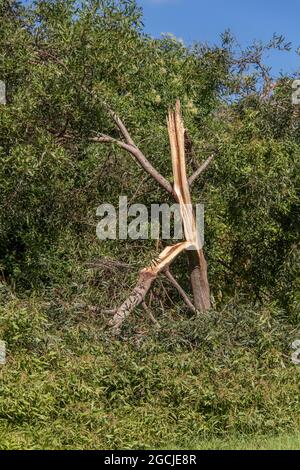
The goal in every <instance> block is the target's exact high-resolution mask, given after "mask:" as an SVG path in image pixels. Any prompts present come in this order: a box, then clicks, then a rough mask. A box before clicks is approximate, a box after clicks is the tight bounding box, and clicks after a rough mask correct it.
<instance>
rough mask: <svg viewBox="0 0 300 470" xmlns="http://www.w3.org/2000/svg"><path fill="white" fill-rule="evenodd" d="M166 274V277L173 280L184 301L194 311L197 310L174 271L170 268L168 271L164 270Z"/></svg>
mask: <svg viewBox="0 0 300 470" xmlns="http://www.w3.org/2000/svg"><path fill="white" fill-rule="evenodd" d="M164 274H165V275H166V277H167V278H168V279H169V281H170V282H171V284H172V285H173V286H174V287H175V289H177V291H178V292H179V294H180V295H181V297H182V298H183V301H184V303H185V304H186V305H187V307H188V308H189V309H190V310H191V311H192V312H194V313H195V312H196V309H195V307H194V305H193V304H192V302H191V301H190V299H189V297H188V295H187V293H186V292H185V291H184V289H183V288H182V287H181V286H180V284H178V282H177V281H176V279H175V278H174V277H173V275H172V273H171V272H170V270H169V269H166V271H165V272H164Z"/></svg>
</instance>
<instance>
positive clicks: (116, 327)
mask: <svg viewBox="0 0 300 470" xmlns="http://www.w3.org/2000/svg"><path fill="white" fill-rule="evenodd" d="M189 247H190V243H189V242H182V243H178V244H177V245H174V246H169V247H167V248H165V249H164V251H163V252H162V253H161V254H160V256H159V257H158V259H157V260H153V263H152V265H151V266H150V267H148V268H145V269H143V270H142V271H141V272H140V275H139V278H138V282H137V285H136V286H135V288H134V289H133V291H132V293H131V294H130V296H129V297H128V298H127V299H126V300H125V302H124V303H123V304H122V305H121V307H119V308H118V310H117V312H116V314H115V315H114V317H113V318H112V320H111V321H110V322H109V324H110V326H112V327H113V331H114V333H115V334H119V333H120V328H121V326H122V324H123V322H124V321H125V320H126V318H127V317H128V316H129V315H130V314H131V312H132V311H133V310H134V309H135V308H136V307H137V306H138V305H140V304H141V303H142V302H143V301H144V299H145V297H146V295H147V293H148V291H149V289H150V287H151V286H152V283H153V282H154V280H155V279H156V278H157V276H158V275H159V274H160V273H161V272H162V271H163V270H164V269H166V268H167V267H168V266H169V265H170V264H171V263H172V262H173V261H174V260H175V258H176V257H177V256H178V255H179V254H180V253H182V252H183V251H184V250H186V249H188V248H189Z"/></svg>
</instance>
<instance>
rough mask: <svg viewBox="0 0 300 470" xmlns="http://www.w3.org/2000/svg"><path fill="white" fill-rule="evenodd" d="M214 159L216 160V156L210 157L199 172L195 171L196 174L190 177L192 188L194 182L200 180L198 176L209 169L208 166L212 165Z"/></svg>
mask: <svg viewBox="0 0 300 470" xmlns="http://www.w3.org/2000/svg"><path fill="white" fill-rule="evenodd" d="M213 159H214V155H211V156H210V157H208V159H207V160H206V161H205V162H204V163H203V164H202V165H201V166H200V167H199V168H198V170H197V171H195V173H194V174H193V175H192V176H190V178H189V185H190V186H192V185H193V184H194V182H195V181H196V179H197V178H198V176H200V175H201V174H202V173H203V172H204V171H205V170H206V168H208V166H209V165H210V164H211V162H212V161H213Z"/></svg>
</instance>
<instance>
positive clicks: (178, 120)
mask: <svg viewBox="0 0 300 470" xmlns="http://www.w3.org/2000/svg"><path fill="white" fill-rule="evenodd" d="M109 112H110V114H111V116H112V118H113V119H114V121H115V123H116V125H117V126H118V128H119V131H120V133H121V134H122V137H123V139H124V140H117V139H114V138H112V137H110V136H107V135H104V134H100V135H98V136H96V137H93V138H91V139H90V140H91V141H93V142H99V143H101V142H102V143H115V144H117V145H119V146H120V147H121V148H123V149H124V150H126V151H128V152H129V153H130V154H131V155H132V156H133V157H134V158H135V160H136V161H137V162H138V163H139V165H140V166H141V167H142V168H143V169H144V170H145V171H146V172H147V173H148V174H149V175H151V177H152V178H153V179H154V180H155V181H156V182H157V183H158V184H159V185H160V186H161V187H162V188H163V189H164V190H165V191H167V192H168V193H169V194H170V195H171V196H172V197H173V199H174V200H175V202H177V203H179V205H180V214H181V219H182V223H183V228H184V234H185V239H186V241H184V242H182V243H178V244H176V245H174V246H170V247H167V248H165V249H164V251H163V252H162V253H161V254H160V255H159V257H158V258H157V259H156V260H154V261H153V263H152V264H151V266H149V267H147V268H145V269H143V270H142V271H141V272H140V275H139V279H138V283H137V285H136V287H135V288H134V289H133V291H132V293H131V295H130V296H129V297H128V298H127V299H126V300H125V302H124V303H123V304H122V305H121V306H120V307H119V308H118V309H117V310H116V311H115V314H114V316H113V318H112V320H111V322H110V324H111V326H112V327H113V328H114V330H115V331H116V332H119V331H120V328H121V326H122V323H123V322H124V320H125V319H126V318H127V317H128V315H130V313H131V312H132V311H133V310H134V308H135V307H137V306H138V305H140V304H143V302H144V300H145V297H146V295H147V293H148V291H149V290H150V288H151V286H152V283H153V281H154V280H155V279H156V278H157V276H158V275H159V274H160V273H165V274H166V275H167V277H168V279H169V280H170V281H171V283H172V284H173V286H174V287H175V288H176V289H177V290H178V292H179V293H180V295H181V296H182V297H183V300H184V301H185V303H186V304H187V305H188V307H189V308H190V309H191V310H193V311H205V310H208V309H209V308H210V291H209V283H208V277H207V263H206V260H205V256H204V253H203V249H202V246H201V243H200V240H199V234H198V232H197V230H196V221H195V216H194V211H193V206H192V200H191V194H190V188H191V186H192V184H193V183H194V182H195V180H196V178H197V177H198V176H199V175H201V174H202V173H203V171H205V169H206V168H207V167H208V165H209V164H210V163H211V161H212V158H213V157H209V158H208V159H207V160H206V162H204V163H203V164H202V165H201V166H200V167H199V168H198V169H197V170H196V172H195V173H194V174H193V175H192V176H191V177H190V178H188V177H187V171H186V159H185V129H184V125H183V120H182V116H181V111H180V102H179V101H177V103H176V107H175V110H169V115H168V119H167V122H168V133H169V139H170V146H171V157H172V167H173V175H174V185H173V186H172V185H171V183H169V182H168V181H167V180H166V179H165V178H164V177H163V176H162V175H161V174H160V173H159V172H158V171H157V170H156V169H155V168H154V167H153V166H152V165H151V163H150V162H149V161H148V160H147V158H146V157H145V155H144V154H143V152H141V150H140V149H139V148H138V147H137V146H136V144H135V142H134V140H133V139H132V138H131V136H130V134H129V132H128V130H127V128H126V127H125V125H124V123H123V122H122V120H121V119H120V118H119V117H118V116H117V115H116V114H115V113H114V112H113V111H111V110H109ZM183 251H187V254H188V258H189V267H190V279H191V287H192V292H193V297H194V303H192V302H191V301H190V299H189V298H188V296H187V294H186V293H185V292H184V290H183V289H182V288H181V287H180V286H179V284H178V283H177V281H176V280H175V279H174V278H173V276H172V274H171V273H170V271H169V267H170V265H171V264H172V263H173V261H174V260H175V258H176V257H177V256H178V255H179V254H180V253H182V252H183Z"/></svg>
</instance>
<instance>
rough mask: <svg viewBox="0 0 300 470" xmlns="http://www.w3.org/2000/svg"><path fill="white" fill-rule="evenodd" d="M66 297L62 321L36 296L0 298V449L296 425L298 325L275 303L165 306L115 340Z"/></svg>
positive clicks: (169, 440)
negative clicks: (198, 312) (179, 311)
mask: <svg viewBox="0 0 300 470" xmlns="http://www.w3.org/2000/svg"><path fill="white" fill-rule="evenodd" d="M56 308H57V307H56ZM76 308H77V309H78V307H76V306H74V305H69V307H68V309H67V311H65V312H64V313H63V315H64V316H66V317H67V318H68V321H67V323H65V322H63V323H61V322H60V318H59V315H56V316H54V315H53V309H54V305H53V304H45V303H44V304H41V303H39V301H38V299H36V298H33V299H31V300H30V301H20V300H17V299H11V300H10V301H8V302H7V306H6V307H5V308H3V307H1V309H0V328H1V336H2V338H4V339H5V340H6V342H7V348H8V353H7V357H8V362H7V364H6V365H5V366H2V368H1V370H0V376H1V395H0V396H1V398H0V435H1V444H0V446H1V448H2V449H4V448H50V449H52V448H63V449H71V448H84V449H88V448H93V449H95V448H98V449H99V448H102V449H103V448H109V449H116V448H119V449H120V448H122V449H126V448H127V449H128V448H162V447H167V446H169V445H170V444H171V445H172V446H173V447H175V448H176V447H178V446H179V447H180V448H184V447H188V448H190V446H191V442H193V443H195V446H196V443H197V442H199V441H201V440H202V439H209V438H210V437H216V436H220V437H225V436H235V435H237V434H243V435H245V436H246V435H249V436H251V435H252V434H255V433H259V434H265V435H268V434H274V430H275V429H276V433H279V434H282V433H283V432H285V431H287V432H293V431H294V430H295V429H297V428H298V427H299V418H300V417H299V371H298V370H297V367H296V366H295V365H293V364H292V362H291V359H290V355H291V350H290V342H291V341H292V340H293V339H295V335H297V332H296V331H295V330H294V329H292V328H290V327H287V326H286V325H284V322H283V319H282V315H281V312H280V311H278V310H276V309H274V307H272V306H270V307H269V308H268V309H267V308H266V307H265V308H263V309H253V308H250V307H249V306H247V305H244V306H242V305H240V306H237V305H228V306H227V307H226V309H224V311H223V313H222V315H219V314H218V313H217V312H212V313H211V315H209V316H208V315H207V316H206V317H202V316H200V317H198V318H194V319H190V320H187V319H186V318H185V317H184V315H181V317H179V318H177V320H175V321H174V320H172V321H171V320H169V319H168V318H167V317H164V318H162V319H161V323H162V329H161V331H159V332H157V330H156V328H155V327H152V328H151V327H150V325H149V324H147V323H145V320H142V319H141V320H139V321H138V323H136V322H135V324H134V323H132V324H131V325H129V326H128V328H129V331H128V338H127V340H126V339H124V340H123V341H111V339H110V338H109V334H108V332H107V329H106V328H105V324H103V320H101V318H99V317H97V316H96V317H95V316H94V314H91V313H90V314H88V313H87V312H84V310H82V308H81V309H80V308H79V310H77V311H76ZM61 313H62V312H61ZM147 330H148V333H146V331H147ZM20 331H22V333H23V334H22V337H20V335H19V332H20Z"/></svg>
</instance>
